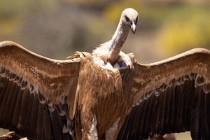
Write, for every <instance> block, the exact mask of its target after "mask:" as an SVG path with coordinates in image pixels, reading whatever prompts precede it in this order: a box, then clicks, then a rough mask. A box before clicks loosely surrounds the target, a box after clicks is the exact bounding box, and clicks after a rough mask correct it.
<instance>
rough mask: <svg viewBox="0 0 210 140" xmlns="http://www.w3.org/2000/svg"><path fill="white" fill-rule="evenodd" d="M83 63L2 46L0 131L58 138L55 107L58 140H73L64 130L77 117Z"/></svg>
mask: <svg viewBox="0 0 210 140" xmlns="http://www.w3.org/2000/svg"><path fill="white" fill-rule="evenodd" d="M79 61H80V60H79V59H77V58H74V59H72V60H65V61H61V60H53V59H48V58H45V57H42V56H39V55H37V54H35V53H33V52H30V51H28V50H26V49H24V48H23V47H22V46H20V45H18V44H16V43H13V42H9V41H6V42H0V114H1V115H0V127H4V128H8V129H10V130H15V131H16V132H17V133H19V134H21V135H24V136H27V137H28V138H31V139H34V138H38V139H52V138H55V137H54V136H55V135H54V134H52V133H53V132H55V131H53V130H54V129H55V128H53V127H54V125H52V124H53V123H54V122H53V119H52V117H51V116H50V107H49V106H53V107H54V109H55V110H51V111H54V113H53V114H54V115H55V116H56V117H57V120H58V121H57V125H56V126H58V125H59V127H58V129H57V130H59V133H58V137H60V138H61V139H62V137H63V138H64V137H68V138H69V139H70V135H69V133H66V134H67V135H66V134H64V133H62V129H63V126H64V125H67V121H66V119H67V118H69V117H70V116H71V118H73V117H74V113H75V112H74V111H75V108H76V106H75V105H76V97H77V96H76V95H75V94H76V88H77V81H78V75H79V68H80V62H79ZM69 107H70V108H69ZM71 108H74V109H71ZM60 115H62V116H60ZM64 118H65V119H64ZM61 120H65V121H61ZM65 123H66V124H65ZM45 132H46V133H47V134H44V133H45ZM69 132H70V130H69Z"/></svg>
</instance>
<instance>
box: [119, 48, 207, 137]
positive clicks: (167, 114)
mask: <svg viewBox="0 0 210 140" xmlns="http://www.w3.org/2000/svg"><path fill="white" fill-rule="evenodd" d="M134 66H135V70H134V71H135V74H134V77H133V83H132V92H133V93H132V94H134V95H135V96H134V98H133V99H134V101H133V108H132V109H131V111H130V113H129V114H128V116H127V118H126V120H125V122H124V125H123V126H122V128H121V130H120V133H119V135H118V139H123V138H125V137H126V139H145V138H147V137H148V136H152V135H154V134H166V133H175V132H183V131H189V130H191V135H192V138H193V139H210V135H209V134H210V129H209V127H210V124H209V122H210V119H209V118H210V113H209V112H210V111H209V109H210V107H209V106H207V105H209V104H210V97H209V96H210V95H209V93H210V86H209V85H210V84H209V81H210V52H209V51H208V50H205V49H194V50H191V51H188V52H186V53H183V54H180V55H178V56H175V57H172V58H169V59H167V60H164V61H161V62H157V63H153V64H149V65H140V64H134Z"/></svg>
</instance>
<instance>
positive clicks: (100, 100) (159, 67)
mask: <svg viewBox="0 0 210 140" xmlns="http://www.w3.org/2000/svg"><path fill="white" fill-rule="evenodd" d="M127 10H128V11H129V12H130V11H134V10H133V9H126V10H125V11H127ZM131 13H132V12H131ZM131 15H133V13H132V14H131ZM135 15H136V14H135ZM126 16H128V17H127V18H129V14H128V15H126ZM137 17H138V16H136V19H137ZM136 19H135V20H136ZM125 21H127V20H125ZM128 21H130V19H128ZM136 23H137V21H136ZM125 26H128V27H130V28H131V29H132V28H134V27H132V24H126V25H125ZM125 26H123V27H125ZM126 28H127V27H126ZM123 33H124V32H122V34H123ZM125 34H128V33H127V32H126V33H125ZM126 37H127V36H126ZM121 45H122V44H121ZM111 46H112V45H111ZM114 46H115V45H114ZM116 46H117V47H120V48H121V47H122V46H118V45H116ZM106 47H107V48H108V50H106V49H105V51H102V52H107V53H104V54H103V53H99V54H97V53H98V52H100V51H99V50H100V49H101V48H100V49H98V50H97V51H94V53H93V54H91V53H82V52H77V53H76V54H75V56H72V57H69V60H53V59H49V58H45V57H43V56H40V55H37V54H35V53H33V52H30V51H28V50H26V49H24V48H23V47H22V46H20V45H18V44H16V43H14V42H10V41H4V42H1V43H0V127H3V128H7V129H9V130H13V131H15V132H16V133H17V134H20V135H21V136H27V137H28V138H29V139H56V140H58V139H66V140H68V139H91V140H92V139H128V140H130V139H144V138H148V137H151V136H153V135H155V134H161V135H163V134H166V133H174V132H184V131H191V135H192V138H193V139H210V128H209V126H210V123H209V122H210V120H209V118H210V108H209V107H210V94H209V93H210V83H209V81H210V51H208V50H206V49H193V50H190V51H187V52H185V53H182V54H180V55H178V56H175V57H172V58H169V59H166V60H164V61H160V62H157V63H153V64H147V65H143V64H139V63H137V61H136V59H135V57H134V55H133V54H128V55H126V54H124V53H123V52H119V51H118V53H114V57H113V58H117V60H115V62H114V61H113V62H114V64H113V62H111V61H109V60H110V59H107V60H105V59H104V57H103V56H106V58H110V54H112V51H113V49H112V48H111V49H110V48H109V47H110V46H109V45H108V46H106ZM106 47H105V48H106ZM103 49H104V47H102V50H103ZM101 54H103V55H101ZM115 55H117V56H115ZM109 63H110V64H109Z"/></svg>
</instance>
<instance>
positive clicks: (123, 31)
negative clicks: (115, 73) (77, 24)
mask: <svg viewBox="0 0 210 140" xmlns="http://www.w3.org/2000/svg"><path fill="white" fill-rule="evenodd" d="M137 22H138V12H137V11H136V10H134V9H133V8H126V9H125V10H123V11H122V14H121V18H120V21H119V24H118V26H117V29H116V31H115V33H114V35H113V36H112V39H111V40H109V41H108V42H106V43H103V44H101V45H100V46H99V47H98V48H96V49H95V50H94V51H93V55H94V57H95V59H94V60H95V62H96V63H97V64H99V65H101V66H102V67H105V68H108V69H125V68H132V67H133V65H132V60H131V58H130V57H129V56H128V55H126V54H125V53H123V52H122V51H121V49H122V46H123V44H124V42H125V40H126V39H127V37H128V34H129V31H130V30H131V31H132V32H133V33H135V32H136V25H137Z"/></svg>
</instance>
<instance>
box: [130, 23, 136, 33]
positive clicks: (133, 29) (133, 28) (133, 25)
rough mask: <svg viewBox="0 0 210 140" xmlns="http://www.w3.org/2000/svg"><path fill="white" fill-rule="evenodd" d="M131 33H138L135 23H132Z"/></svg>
mask: <svg viewBox="0 0 210 140" xmlns="http://www.w3.org/2000/svg"><path fill="white" fill-rule="evenodd" d="M131 31H132V32H133V34H135V33H136V24H135V23H134V22H132V25H131Z"/></svg>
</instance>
